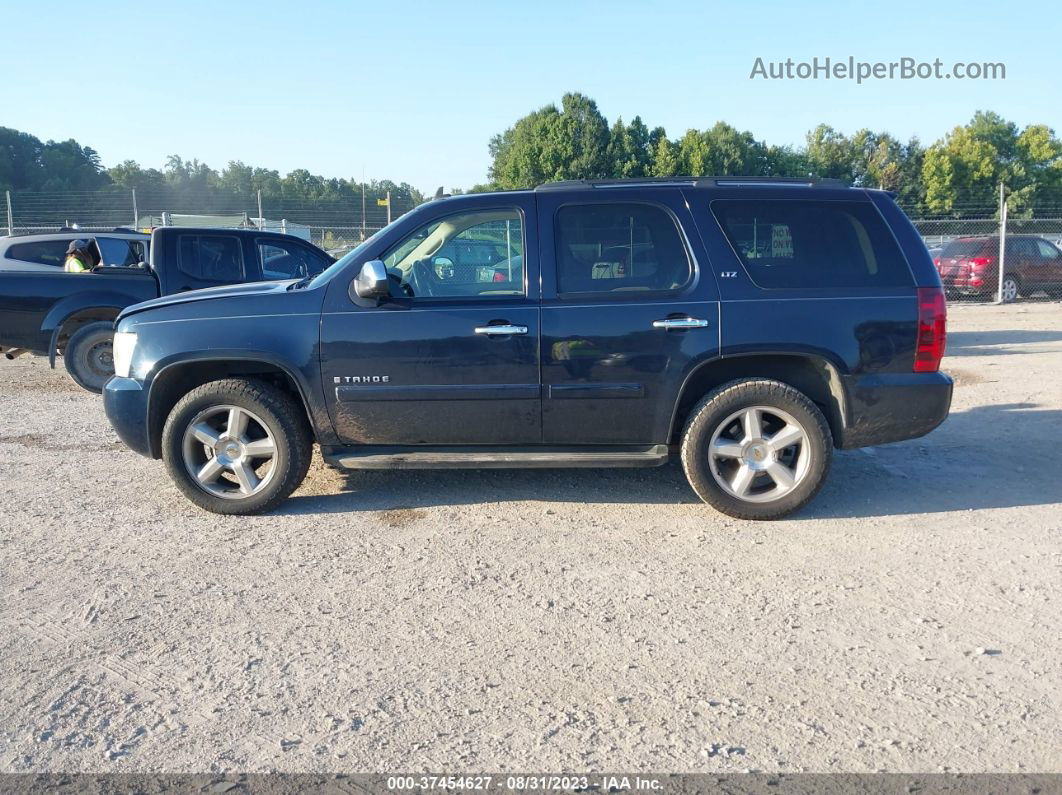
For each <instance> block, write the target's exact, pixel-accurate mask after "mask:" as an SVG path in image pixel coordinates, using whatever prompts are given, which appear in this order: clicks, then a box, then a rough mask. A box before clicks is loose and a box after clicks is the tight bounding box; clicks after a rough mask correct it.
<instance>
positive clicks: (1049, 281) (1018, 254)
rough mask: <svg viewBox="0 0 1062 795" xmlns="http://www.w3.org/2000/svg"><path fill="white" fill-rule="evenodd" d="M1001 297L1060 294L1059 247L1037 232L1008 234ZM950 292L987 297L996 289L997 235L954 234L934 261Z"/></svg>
mask: <svg viewBox="0 0 1062 795" xmlns="http://www.w3.org/2000/svg"><path fill="white" fill-rule="evenodd" d="M1004 254H1005V256H1004V259H1003V300H1004V301H1013V300H1015V299H1016V298H1020V297H1021V296H1022V295H1031V294H1032V293H1035V292H1038V291H1040V290H1043V291H1044V292H1046V293H1047V294H1048V295H1050V296H1057V295H1060V294H1062V250H1059V248H1058V246H1056V245H1055V244H1054V243H1052V242H1051V241H1049V240H1044V239H1043V238H1042V237H1037V236H1036V235H1007V247H1006V251H1005V252H1004ZM933 262H934V264H935V265H936V266H937V271H938V272H939V273H940V281H941V282H942V283H943V285H944V290H945V292H946V293H948V294H949V295H973V296H984V297H986V298H988V297H991V296H993V295H995V293H996V291H997V290H998V288H999V237H992V236H989V235H985V236H982V237H957V238H955V239H954V240H952V241H951V242H950V243H948V245H946V246H945V247H944V250H943V251H941V252H940V255H939V256H938V257H936V258H935V259H934V260H933Z"/></svg>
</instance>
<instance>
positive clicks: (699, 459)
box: [681, 378, 833, 519]
mask: <svg viewBox="0 0 1062 795" xmlns="http://www.w3.org/2000/svg"><path fill="white" fill-rule="evenodd" d="M753 407H763V408H765V409H766V411H764V412H763V415H764V416H766V417H767V419H766V420H765V421H764V423H765V424H764V429H766V428H767V425H766V423H767V422H771V423H776V422H778V421H779V420H778V416H780V415H771V414H770V411H771V409H775V410H780V411H782V412H784V413H785V414H788V415H789V419H790V420H793V421H795V423H796V424H797V425H798V426H799V427H800V429H801V430H802V431H803V432H804V437H805V438H804V439H803V440H801V441H800V442H799V444H796V445H794V446H793V447H787V448H785V452H784V453H772V452H770V451H769V450H766V451H764V452H765V453H766V455H768V456H772V457H773V456H781V455H786V456H791V457H792V460H793V461H794V462H796V461H798V460H799V461H800V466H799V467H795V469H794V471H797V470H799V473H800V474H799V475H798V477H797V478H795V485H792V486H791V488H790V490H789V491H788V493H785V494H783V495H782V496H779V497H777V498H776V499H773V498H770V496H769V493H768V492H770V489H763V487H762V486H759V487H757V488H760V489H761V490H762V492H761V493H760V494H756V495H754V499H764V500H768V501H762V502H757V501H751V500H750V499H741V498H739V497H738V496H735V494H734V493H731V492H730V491H727V490H726V489H724V488H723V486H722V485H721V484H720V483H719V482H718V481H717V479H716V475H715V474H713V470H712V463H711V461H710V456H709V453H708V450H709V448H710V446H711V443H712V438H713V435H715V434H716V433H717V431H718V432H720V433H723V432H724V429H725V428H733V427H736V426H735V423H737V422H739V421H738V420H734V419H733V418H734V415H735V414H737V413H739V412H743V411H747V410H749V409H751V408H753ZM720 426H723V427H720ZM772 427H775V426H772ZM776 432H777V431H776ZM761 435H762V434H761ZM721 440H722V441H727V440H726V439H721ZM735 444H736V445H739V446H740V444H739V443H738V442H735ZM746 449H749V448H746ZM754 452H755V453H756V454H757V455H758V456H762V455H763V453H761V451H760V450H759V449H757V450H755V451H754ZM805 454H806V455H807V456H808V458H807V459H806V460H804V459H802V458H800V457H801V456H803V455H805ZM832 454H833V436H832V434H831V433H830V428H829V425H827V423H826V418H825V417H823V415H822V412H821V411H820V410H819V408H818V406H816V405H815V404H814V403H813V402H812V401H811V400H809V399H808V398H807V396H806V395H804V394H803V393H802V392H800V391H798V390H796V389H794V388H793V387H791V386H789V385H788V384H783V383H782V382H780V381H773V380H770V379H767V378H749V379H741V380H737V381H731V382H729V383H727V384H723V385H722V386H720V387H719V388H717V389H715V390H713V391H712V392H710V393H708V394H707V395H706V396H705V397H704V398H703V399H702V400H701V401H700V402H699V403H698V404H697V405H696V406H695V407H694V408H693V410H692V411H691V412H690V415H689V419H688V420H687V422H686V427H685V429H684V431H683V433H682V453H681V455H682V468H683V469H684V470H685V472H686V478H687V479H688V480H689V482H690V486H691V487H692V488H693V490H694V491H695V492H696V493H697V496H698V497H700V498H701V499H702V500H704V501H705V502H706V503H708V504H709V505H711V506H712V507H713V508H715V509H716V510H717V511H720V512H722V513H725V514H727V515H728V516H733V517H735V518H737V519H780V518H781V517H783V516H788V515H789V514H791V513H793V512H794V511H798V510H800V509H801V508H803V507H804V505H806V504H807V503H808V502H809V501H810V500H811V499H812V498H813V497H814V496H815V495H816V494H817V493H818V491H819V489H820V488H822V484H823V482H825V479H826V474H827V473H828V472H829V470H830V461H831V457H832ZM742 460H743V459H740V460H735V461H733V463H734V465H735V466H740V465H741V461H742ZM719 461H723V462H724V463H725V462H726V459H719ZM761 461H762V459H761ZM717 466H721V464H719V463H718V461H717ZM755 477H756V480H754V481H753V483H763V482H764V478H763V477H762V476H761V475H759V474H758V475H756V476H755ZM767 477H768V479H769V480H770V481H771V482H773V481H774V479H773V478H772V477H770V476H767ZM724 479H725V478H724ZM778 488H781V487H780V486H778Z"/></svg>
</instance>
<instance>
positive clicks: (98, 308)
mask: <svg viewBox="0 0 1062 795" xmlns="http://www.w3.org/2000/svg"><path fill="white" fill-rule="evenodd" d="M122 309H123V307H121V306H113V305H107V304H98V305H96V304H94V305H93V306H86V307H81V308H78V309H74V310H72V311H69V312H67V313H66V314H64V315H61V316H60V315H57V316H55V317H53V316H52V315H51V314H49V315H48V317H46V318H45V320H44V323H42V325H41V327H42V329H43V330H45V331H47V329H48V327H49V325H51V330H52V336H51V340H50V341H49V343H48V364H49V365H50V366H51V367H52V369H55V357H56V354H57V353H58V352H59V348H60V347H62V345H63V344H64V343H66V341H67V340H69V339H70V337H71V336H73V334H74V333H75V332H76V331H77V330H78V329H79V328H81V327H82V326H85V325H87V324H89V323H96V322H107V321H109V322H111V323H113V322H114V321H115V319H116V318H117V317H118V315H119V314H120V313H121V311H122Z"/></svg>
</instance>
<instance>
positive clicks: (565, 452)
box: [322, 444, 668, 469]
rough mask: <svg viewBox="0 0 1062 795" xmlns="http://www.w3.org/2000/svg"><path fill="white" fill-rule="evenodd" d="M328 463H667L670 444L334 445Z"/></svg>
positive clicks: (423, 465) (467, 466) (398, 465)
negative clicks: (564, 445) (587, 445)
mask: <svg viewBox="0 0 1062 795" xmlns="http://www.w3.org/2000/svg"><path fill="white" fill-rule="evenodd" d="M322 453H323V456H324V460H325V463H328V464H331V465H332V466H337V467H342V468H344V469H547V468H569V467H594V468H600V467H655V466H660V465H662V464H666V463H667V458H668V448H667V445H666V444H655V445H650V446H648V447H644V446H643V447H636V446H627V445H622V446H621V445H612V446H605V445H599V446H596V447H546V446H542V445H540V446H537V447H536V446H527V447H507V448H500V447H412V446H410V447H382V446H381V447H376V446H372V445H365V446H359V447H332V448H326V449H325V450H323V451H322Z"/></svg>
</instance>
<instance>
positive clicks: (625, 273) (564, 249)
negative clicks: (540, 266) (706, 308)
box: [556, 204, 692, 294]
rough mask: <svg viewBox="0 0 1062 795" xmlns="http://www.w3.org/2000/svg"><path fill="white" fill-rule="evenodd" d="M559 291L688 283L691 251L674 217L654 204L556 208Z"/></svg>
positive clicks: (648, 289) (652, 287) (627, 289)
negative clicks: (684, 241) (687, 248)
mask: <svg viewBox="0 0 1062 795" xmlns="http://www.w3.org/2000/svg"><path fill="white" fill-rule="evenodd" d="M556 229H557V232H556V245H557V292H558V293H561V294H564V293H618V292H662V291H663V292H668V291H674V290H679V289H681V288H682V287H685V286H686V284H687V283H688V282H689V280H690V275H691V273H692V270H691V267H690V258H689V254H688V253H687V252H686V246H685V245H684V244H683V242H682V238H681V237H680V236H679V231H678V228H677V227H676V225H675V221H674V219H673V218H672V217H671V216H670V215H669V214H668V213H667V212H666V211H665V210H664V209H663V208H661V207H657V206H655V205H651V204H575V205H569V206H567V207H561V208H560V209H559V210H557V220H556Z"/></svg>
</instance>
